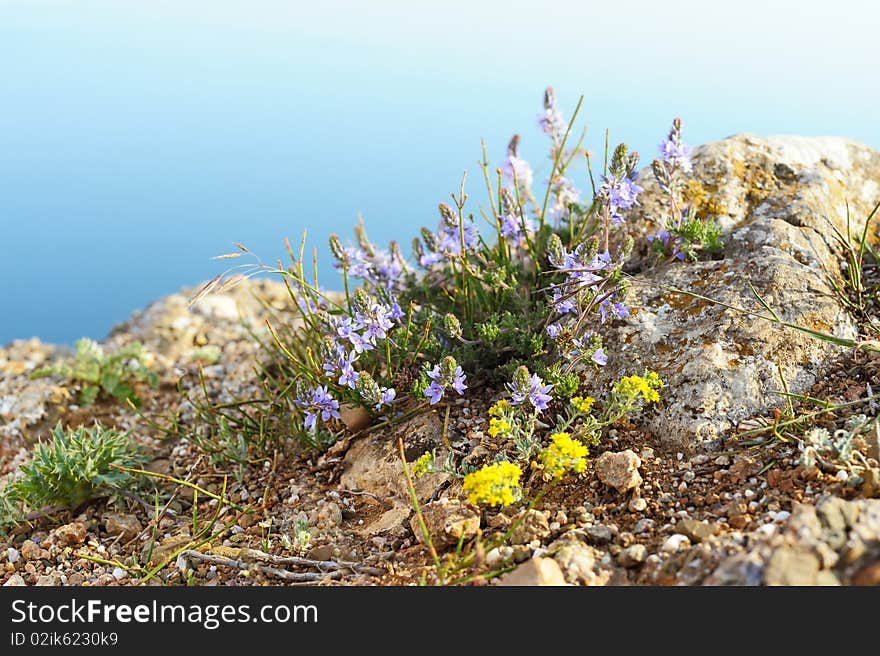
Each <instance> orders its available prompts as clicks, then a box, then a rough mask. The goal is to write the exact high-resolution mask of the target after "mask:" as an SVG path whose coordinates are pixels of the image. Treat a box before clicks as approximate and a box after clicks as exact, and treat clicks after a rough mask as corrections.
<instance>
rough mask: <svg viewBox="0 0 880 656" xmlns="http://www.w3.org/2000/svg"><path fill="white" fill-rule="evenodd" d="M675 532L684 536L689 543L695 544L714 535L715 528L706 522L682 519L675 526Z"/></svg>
mask: <svg viewBox="0 0 880 656" xmlns="http://www.w3.org/2000/svg"><path fill="white" fill-rule="evenodd" d="M675 530H676V531H677V532H679V533H681V534H682V535H686V536H687V537H688V539H690V541H691V542H694V543H697V542H702V541H703V540H705V539H707V538H710V537H712V536H713V535H715V527H714V526H712V525H711V524H709V523H707V522H699V521H697V520H695V519H683V520H681V521H680V522H678V523H677V524H676V525H675Z"/></svg>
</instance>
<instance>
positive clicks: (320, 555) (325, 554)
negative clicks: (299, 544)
mask: <svg viewBox="0 0 880 656" xmlns="http://www.w3.org/2000/svg"><path fill="white" fill-rule="evenodd" d="M308 556H309V558H311V559H312V560H321V561H325V560H330V559H331V558H332V557H333V547H332V546H330V545H329V544H322V545H321V546H319V547H314V548H313V549H312V550H311V551H309V554H308Z"/></svg>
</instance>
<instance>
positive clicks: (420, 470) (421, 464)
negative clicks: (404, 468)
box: [412, 451, 434, 478]
mask: <svg viewBox="0 0 880 656" xmlns="http://www.w3.org/2000/svg"><path fill="white" fill-rule="evenodd" d="M433 464H434V454H433V453H431V452H430V451H425V453H424V455H422V456H419V459H418V460H416V461H415V462H414V463H413V465H412V473H413V476H415V477H416V478H421V477H422V476H424V475H425V474H427V473H428V470H429V469H430V468H431V465H433Z"/></svg>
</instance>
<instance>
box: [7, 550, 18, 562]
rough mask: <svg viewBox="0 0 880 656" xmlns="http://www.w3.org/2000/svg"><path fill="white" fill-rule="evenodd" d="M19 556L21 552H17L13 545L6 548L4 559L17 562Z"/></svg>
mask: <svg viewBox="0 0 880 656" xmlns="http://www.w3.org/2000/svg"><path fill="white" fill-rule="evenodd" d="M19 558H21V553H19V551H18V549H15V548H13V547H9V548H8V549H7V550H6V560H7V561H8V562H10V563H17V562H18V559H19Z"/></svg>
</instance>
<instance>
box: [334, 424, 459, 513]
mask: <svg viewBox="0 0 880 656" xmlns="http://www.w3.org/2000/svg"><path fill="white" fill-rule="evenodd" d="M442 436H443V423H442V421H441V420H440V418H439V417H438V416H437V413H435V412H427V413H423V414H419V415H417V416H415V417H413V418H412V419H410V420H408V421H405V422H403V423H402V424H400V425H399V426H397V427H395V428H393V429H392V430H391V431H390V432H386V431H373V432H371V433H368V434H367V435H365V436H363V437H361V438H359V439H356V440H354V441H353V442H352V444H351V446H350V447H349V449H348V451H347V452H346V454H345V458H344V460H343V463H342V475H341V476H340V478H339V482H340V484H341V485H342V487H343V488H346V489H348V490H358V491H361V492H368V493H370V494H373V495H375V496H376V497H378V498H380V499H383V500H394V499H397V500H401V501H403V502H404V503H405V504H409V503H410V498H409V491H408V490H407V485H406V477H405V476H404V475H403V466H402V465H401V463H400V450H399V447H398V444H397V438H398V437H402V438H403V441H404V453H405V455H406V459H407V462H408V463H409V464H410V467H411V466H412V463H413V462H414V461H415V460H417V459H418V458H419V456H421V455H422V454H423V453H425V451H434V450H436V451H437V453H438V457H439V458H441V461H442V458H443V456H444V454H445V450H443V442H442ZM449 479H450V477H449V476H448V475H447V474H426V475H424V476H422V477H421V478H416V479H414V480H413V484H414V486H415V489H416V494H417V496H418V498H419V501H420V502H422V503H424V502H426V501H427V500H429V499H430V498H431V497H432V496H433V495H434V492H435V491H436V490H437V488H438V487H439V486H440V485H441V484H443V483H444V482H446V481H448V480H449Z"/></svg>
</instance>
